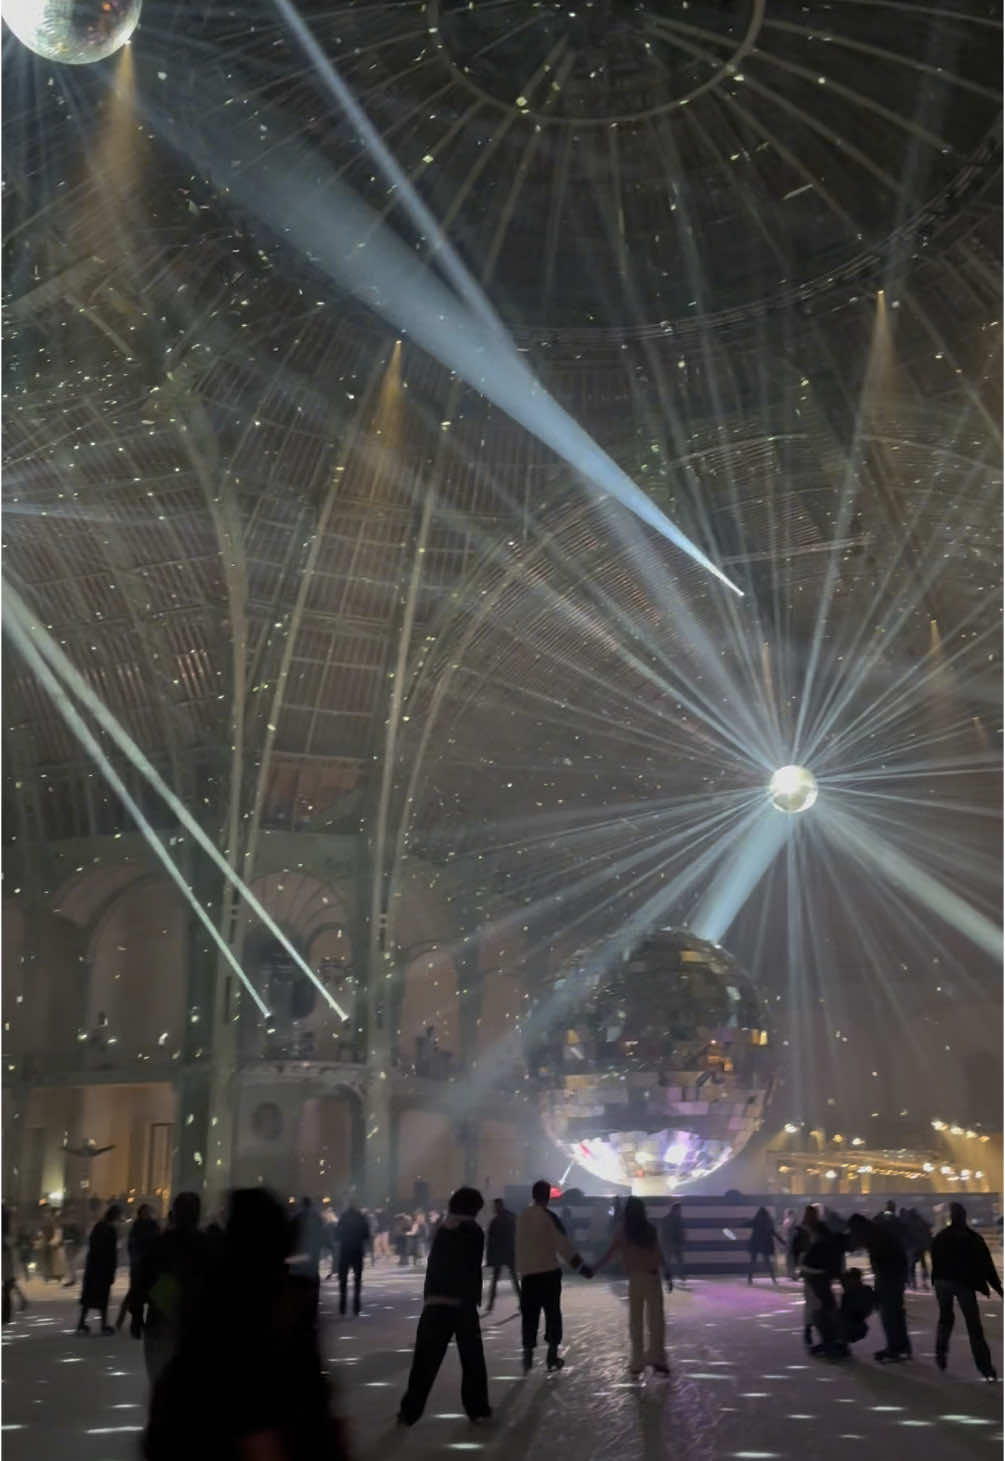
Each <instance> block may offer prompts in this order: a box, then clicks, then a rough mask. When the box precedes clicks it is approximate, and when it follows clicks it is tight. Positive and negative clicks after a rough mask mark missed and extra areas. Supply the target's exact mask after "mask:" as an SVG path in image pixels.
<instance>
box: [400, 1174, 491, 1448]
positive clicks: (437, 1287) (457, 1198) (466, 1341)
mask: <svg viewBox="0 0 1005 1461" xmlns="http://www.w3.org/2000/svg"><path fill="white" fill-rule="evenodd" d="M483 1206H484V1203H483V1200H482V1195H481V1193H480V1192H479V1191H477V1189H476V1188H474V1187H458V1189H457V1191H456V1192H455V1193H453V1195H452V1196H451V1198H450V1203H449V1206H448V1210H447V1215H446V1217H445V1218H444V1219H443V1221H442V1223H440V1226H439V1227H438V1228H437V1230H436V1236H435V1237H434V1239H433V1244H432V1247H431V1248H430V1250H429V1261H428V1263H427V1264H426V1281H425V1284H424V1286H423V1291H422V1293H423V1307H422V1314H421V1315H420V1317H419V1325H418V1329H417V1330H416V1334H415V1350H414V1353H413V1355H412V1368H411V1371H410V1373H409V1376H408V1388H407V1390H406V1391H405V1394H404V1396H403V1397H402V1401H401V1406H400V1408H399V1411H398V1421H399V1423H400V1424H401V1425H409V1426H410V1425H414V1424H415V1422H416V1421H417V1420H418V1419H419V1417H420V1416H421V1415H422V1412H423V1410H424V1409H425V1408H426V1401H427V1400H428V1398H429V1392H430V1390H431V1389H432V1388H433V1382H434V1380H435V1379H436V1376H437V1374H438V1373H439V1369H440V1365H441V1364H442V1363H443V1357H444V1355H445V1354H446V1352H447V1348H448V1346H449V1344H450V1341H451V1339H453V1340H454V1342H455V1343H456V1345H457V1353H458V1356H459V1358H460V1361H461V1403H462V1405H463V1406H464V1409H465V1411H466V1413H467V1415H468V1418H469V1419H470V1420H472V1421H480V1420H488V1419H489V1417H490V1416H491V1414H492V1409H491V1407H490V1405H489V1388H488V1375H487V1373H486V1370H485V1352H484V1350H483V1349H482V1332H481V1327H480V1325H479V1322H478V1306H479V1304H480V1303H481V1299H482V1254H483V1252H484V1249H485V1235H484V1233H483V1232H482V1230H481V1228H480V1227H479V1225H478V1223H477V1222H476V1221H475V1219H476V1217H477V1216H478V1214H479V1213H480V1212H481V1210H482V1207H483Z"/></svg>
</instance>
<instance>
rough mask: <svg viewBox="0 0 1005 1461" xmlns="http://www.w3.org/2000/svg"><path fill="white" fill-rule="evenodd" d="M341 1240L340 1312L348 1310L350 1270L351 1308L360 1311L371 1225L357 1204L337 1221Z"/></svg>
mask: <svg viewBox="0 0 1005 1461" xmlns="http://www.w3.org/2000/svg"><path fill="white" fill-rule="evenodd" d="M335 1238H336V1241H337V1243H338V1311H339V1313H340V1314H344V1313H345V1302H346V1290H347V1289H348V1287H349V1273H350V1270H351V1271H352V1311H353V1313H354V1314H358V1313H359V1289H360V1284H361V1283H362V1281H363V1258H364V1255H365V1253H366V1250H367V1248H370V1247H372V1244H373V1239H372V1237H371V1234H370V1224H369V1223H368V1222H367V1220H366V1218H365V1217H364V1216H363V1214H362V1213H361V1212H360V1210H359V1208H358V1207H357V1206H356V1204H355V1203H354V1202H352V1201H350V1203H349V1206H348V1207H347V1208H346V1210H345V1212H344V1213H343V1214H342V1216H341V1217H340V1218H339V1220H338V1226H337V1228H336V1229H335Z"/></svg>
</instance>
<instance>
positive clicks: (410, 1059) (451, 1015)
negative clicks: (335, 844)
mask: <svg viewBox="0 0 1005 1461" xmlns="http://www.w3.org/2000/svg"><path fill="white" fill-rule="evenodd" d="M390 923H391V929H392V937H393V948H394V951H395V958H396V960H397V963H398V967H399V969H400V970H401V971H402V972H401V978H400V981H399V982H398V985H397V988H396V992H395V999H394V1001H393V1005H392V1008H391V1010H390V1012H389V1018H390V1019H391V1020H392V1024H393V1027H392V1032H391V1033H392V1040H393V1043H394V1045H395V1047H396V1049H397V1051H398V1058H399V1060H400V1062H401V1063H402V1065H404V1066H406V1067H407V1066H410V1065H412V1064H413V1063H414V1061H415V1055H416V1044H415V1042H416V1040H417V1039H418V1038H419V1037H420V1036H421V1035H422V1034H423V1032H424V1030H425V1029H426V1028H427V1027H428V1026H429V1025H433V1026H434V1027H435V1030H436V1037H437V1040H438V1042H439V1045H440V1048H441V1049H442V1050H444V1051H450V1052H454V1053H456V1052H457V1050H458V1048H459V1038H460V1021H459V1009H458V997H457V989H458V985H457V963H456V952H457V949H458V948H459V939H458V932H457V919H456V916H455V914H454V912H453V909H452V908H451V906H450V901H449V896H448V894H447V893H446V892H445V891H444V890H443V889H442V888H441V887H440V874H439V870H438V869H436V868H434V867H431V866H430V865H429V864H426V863H421V862H418V861H414V862H411V863H408V864H407V865H406V867H405V869H404V873H403V876H402V878H401V881H400V883H399V885H398V888H397V890H396V891H395V894H394V898H393V902H392V909H391V918H390Z"/></svg>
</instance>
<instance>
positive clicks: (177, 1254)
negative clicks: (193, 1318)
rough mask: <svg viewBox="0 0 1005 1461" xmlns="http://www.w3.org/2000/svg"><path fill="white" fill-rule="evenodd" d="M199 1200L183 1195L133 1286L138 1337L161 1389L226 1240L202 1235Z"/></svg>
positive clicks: (134, 1330) (134, 1325) (150, 1373)
mask: <svg viewBox="0 0 1005 1461" xmlns="http://www.w3.org/2000/svg"><path fill="white" fill-rule="evenodd" d="M200 1210H201V1206H200V1202H199V1198H198V1196H197V1194H196V1193H194V1192H179V1193H178V1196H177V1197H176V1198H175V1200H174V1203H173V1204H172V1207H171V1212H170V1215H169V1217H168V1225H167V1228H166V1229H165V1231H164V1232H163V1233H159V1234H158V1236H157V1237H156V1238H155V1239H154V1240H153V1241H152V1242H151V1244H150V1246H149V1248H148V1249H147V1251H146V1254H145V1255H144V1257H143V1259H142V1261H141V1262H140V1264H139V1268H138V1272H137V1276H136V1280H135V1282H134V1285H133V1304H132V1311H133V1322H132V1331H131V1332H132V1334H133V1336H134V1338H136V1339H138V1338H139V1337H140V1335H142V1336H143V1358H144V1360H145V1362H146V1367H147V1376H148V1378H149V1380H150V1383H151V1385H153V1384H156V1382H157V1380H158V1378H159V1377H160V1375H161V1374H162V1372H163V1371H164V1369H165V1367H166V1365H167V1364H168V1362H169V1360H170V1359H171V1357H172V1355H173V1354H174V1352H175V1349H176V1348H177V1345H178V1340H179V1336H180V1334H181V1330H182V1327H183V1324H184V1323H185V1322H186V1319H187V1315H188V1314H189V1313H190V1312H191V1311H192V1310H193V1308H195V1307H196V1306H197V1305H198V1304H199V1303H200V1302H201V1299H202V1294H203V1290H204V1288H205V1285H206V1282H207V1279H208V1276H209V1268H210V1264H211V1261H212V1257H213V1254H214V1253H215V1252H217V1251H218V1250H219V1247H220V1246H221V1244H222V1241H223V1240H222V1237H221V1238H217V1239H213V1238H210V1237H209V1236H208V1235H207V1234H206V1233H200V1231H199V1213H200Z"/></svg>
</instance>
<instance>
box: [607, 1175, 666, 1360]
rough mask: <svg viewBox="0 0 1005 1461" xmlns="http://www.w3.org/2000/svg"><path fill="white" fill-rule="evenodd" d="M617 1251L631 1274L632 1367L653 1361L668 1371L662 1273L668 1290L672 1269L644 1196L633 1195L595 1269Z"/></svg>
mask: <svg viewBox="0 0 1005 1461" xmlns="http://www.w3.org/2000/svg"><path fill="white" fill-rule="evenodd" d="M615 1255H617V1256H618V1257H619V1258H620V1259H621V1265H622V1267H623V1268H624V1270H625V1273H626V1275H627V1277H628V1336H629V1340H630V1342H631V1357H630V1359H629V1361H628V1368H629V1370H630V1371H631V1373H632V1374H633V1375H641V1374H642V1372H643V1370H644V1369H645V1367H646V1365H652V1367H653V1369H654V1370H655V1371H656V1373H657V1374H658V1375H668V1374H669V1373H670V1367H669V1365H668V1364H667V1352H666V1320H665V1317H664V1313H663V1287H662V1284H661V1282H660V1275H661V1274H662V1273H665V1274H666V1280H667V1290H668V1291H672V1290H673V1279H672V1278H671V1276H670V1269H669V1267H668V1265H667V1263H666V1260H665V1258H664V1256H663V1254H662V1252H661V1251H660V1244H659V1238H658V1236H657V1233H656V1229H655V1228H654V1227H653V1225H652V1223H651V1222H650V1221H649V1220H648V1218H647V1217H646V1205H645V1203H644V1202H643V1201H642V1198H641V1197H629V1199H628V1201H627V1202H626V1203H625V1211H624V1216H623V1219H622V1222H621V1224H620V1226H619V1227H618V1229H617V1230H616V1231H615V1233H614V1234H613V1236H612V1238H611V1242H610V1245H609V1247H608V1249H607V1252H606V1253H605V1254H604V1255H603V1257H602V1258H600V1259H599V1261H598V1262H597V1263H595V1264H594V1265H593V1271H594V1273H597V1272H599V1270H600V1269H601V1268H602V1267H603V1265H604V1264H605V1263H607V1262H609V1261H610V1259H611V1258H613V1257H614V1256H615Z"/></svg>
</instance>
